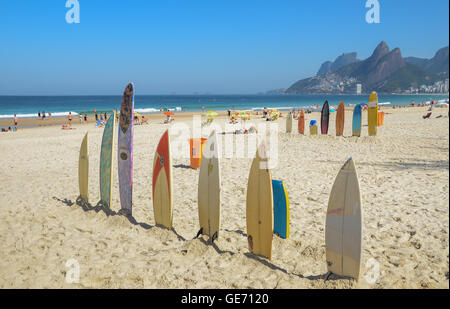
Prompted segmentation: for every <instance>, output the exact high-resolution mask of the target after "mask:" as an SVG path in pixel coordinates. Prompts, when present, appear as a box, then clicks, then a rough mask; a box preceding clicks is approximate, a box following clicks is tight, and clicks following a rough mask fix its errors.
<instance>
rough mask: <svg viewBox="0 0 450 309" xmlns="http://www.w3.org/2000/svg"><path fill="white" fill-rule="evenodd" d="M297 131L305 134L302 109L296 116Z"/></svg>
mask: <svg viewBox="0 0 450 309" xmlns="http://www.w3.org/2000/svg"><path fill="white" fill-rule="evenodd" d="M298 133H300V134H305V112H304V111H303V110H302V111H301V112H300V116H298Z"/></svg>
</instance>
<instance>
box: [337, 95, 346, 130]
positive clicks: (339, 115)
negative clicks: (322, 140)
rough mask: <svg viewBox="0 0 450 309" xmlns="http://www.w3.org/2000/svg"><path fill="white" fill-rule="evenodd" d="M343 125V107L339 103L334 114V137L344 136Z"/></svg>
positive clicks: (342, 104) (342, 103)
mask: <svg viewBox="0 0 450 309" xmlns="http://www.w3.org/2000/svg"><path fill="white" fill-rule="evenodd" d="M344 123H345V105H344V102H341V103H340V104H339V106H338V109H337V113H336V136H342V135H343V134H344Z"/></svg>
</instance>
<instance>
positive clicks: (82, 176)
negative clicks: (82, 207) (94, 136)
mask: <svg viewBox="0 0 450 309" xmlns="http://www.w3.org/2000/svg"><path fill="white" fill-rule="evenodd" d="M78 186H79V188H80V196H79V199H80V200H81V202H83V203H88V202H89V154H88V132H86V135H85V136H84V138H83V141H82V142H81V147H80V155H79V157H78Z"/></svg>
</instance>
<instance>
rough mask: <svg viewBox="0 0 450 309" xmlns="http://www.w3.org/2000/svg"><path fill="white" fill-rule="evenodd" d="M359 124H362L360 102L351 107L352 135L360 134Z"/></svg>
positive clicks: (358, 135)
mask: <svg viewBox="0 0 450 309" xmlns="http://www.w3.org/2000/svg"><path fill="white" fill-rule="evenodd" d="M361 124H362V117H361V104H358V105H356V106H355V108H354V109H353V124H352V131H353V136H357V137H360V136H361Z"/></svg>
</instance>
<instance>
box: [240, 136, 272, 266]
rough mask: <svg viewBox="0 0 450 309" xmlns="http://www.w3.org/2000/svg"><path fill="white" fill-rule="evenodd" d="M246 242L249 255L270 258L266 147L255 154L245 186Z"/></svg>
mask: <svg viewBox="0 0 450 309" xmlns="http://www.w3.org/2000/svg"><path fill="white" fill-rule="evenodd" d="M246 214H247V240H248V247H249V250H250V252H251V253H253V254H256V255H261V256H264V257H266V258H268V259H269V260H270V259H271V258H272V240H273V191H272V176H271V173H270V169H269V158H268V157H267V152H266V145H265V143H264V142H263V143H262V144H261V145H260V146H259V148H258V151H257V152H256V157H255V159H254V160H253V163H252V166H251V168H250V175H249V178H248V186H247V208H246Z"/></svg>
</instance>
